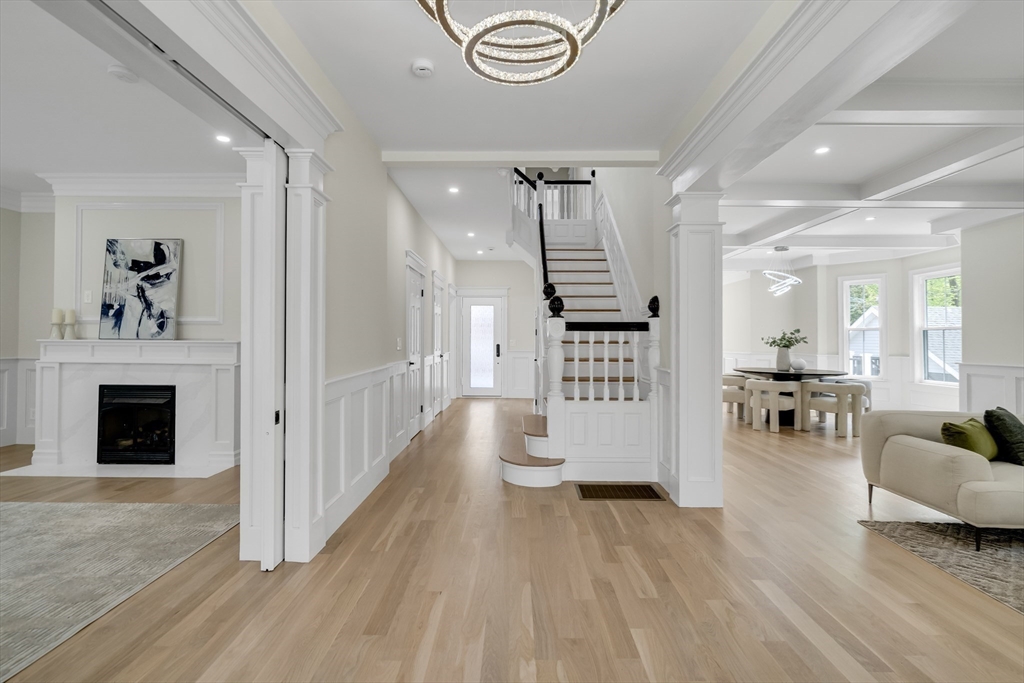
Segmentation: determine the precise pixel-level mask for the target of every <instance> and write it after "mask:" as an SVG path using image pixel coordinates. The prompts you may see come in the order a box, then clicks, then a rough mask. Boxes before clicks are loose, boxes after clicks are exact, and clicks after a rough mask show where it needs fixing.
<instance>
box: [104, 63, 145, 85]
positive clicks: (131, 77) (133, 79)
mask: <svg viewBox="0 0 1024 683" xmlns="http://www.w3.org/2000/svg"><path fill="white" fill-rule="evenodd" d="M107 73H108V74H110V75H111V76H113V77H114V78H116V79H117V80H119V81H121V82H122V83H138V82H139V76H138V74H136V73H135V72H134V71H132V70H131V69H129V68H128V67H126V66H121V65H120V64H111V65H110V66H108V67H107Z"/></svg>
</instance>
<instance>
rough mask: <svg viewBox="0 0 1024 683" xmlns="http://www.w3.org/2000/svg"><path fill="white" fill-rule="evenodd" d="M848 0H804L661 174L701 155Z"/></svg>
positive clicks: (674, 173) (676, 171)
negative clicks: (816, 0) (821, 0)
mask: <svg viewBox="0 0 1024 683" xmlns="http://www.w3.org/2000/svg"><path fill="white" fill-rule="evenodd" d="M845 4H846V2H845V0H828V1H826V2H808V1H804V2H802V3H801V4H800V6H798V7H797V8H796V9H795V10H794V11H793V14H792V15H790V17H789V19H787V20H786V23H785V24H784V25H783V26H782V28H781V29H780V30H779V32H778V33H776V34H775V36H774V37H773V38H772V40H771V41H770V42H769V43H768V44H767V45H766V46H765V47H764V48H763V49H762V50H761V52H760V53H759V54H758V55H757V57H756V58H755V59H754V60H753V61H752V62H751V63H750V64H749V65H747V68H746V69H744V71H743V73H741V74H740V76H739V78H737V79H736V80H735V81H734V82H733V83H732V85H730V86H729V87H728V89H726V91H725V92H724V93H722V96H721V97H719V98H718V101H717V102H715V104H714V106H712V107H711V109H710V110H709V111H708V113H707V114H706V115H705V116H704V118H702V119H701V120H700V122H699V123H698V124H697V126H696V128H694V129H693V131H691V132H690V134H689V135H687V136H686V139H685V140H683V142H682V144H681V145H679V147H678V148H676V150H675V151H674V152H672V154H670V155H669V156H668V158H667V159H666V160H665V162H664V163H663V164H662V166H661V168H659V169H658V175H663V176H666V177H668V178H669V179H675V178H676V177H677V176H679V175H680V174H681V173H682V172H683V171H684V170H686V169H687V168H688V167H689V166H691V165H693V164H694V162H696V161H697V158H698V157H699V156H700V155H701V153H702V152H703V151H704V150H705V149H706V148H707V146H708V145H710V144H711V142H712V141H714V139H715V138H717V137H718V136H719V135H720V134H721V133H722V131H723V130H725V128H726V127H727V126H728V125H729V124H730V123H732V122H733V120H734V119H735V118H736V117H738V116H739V115H740V114H741V113H743V111H744V110H745V109H746V108H747V106H748V105H749V104H750V103H751V102H752V101H753V100H754V98H755V97H757V96H758V95H759V94H760V93H761V91H762V90H763V89H764V88H765V86H767V85H768V84H769V83H770V82H771V81H772V80H773V79H774V78H775V77H776V76H778V75H779V72H781V71H782V70H783V69H784V68H785V67H786V65H788V64H789V63H790V62H791V61H792V60H793V58H794V57H796V56H797V55H798V54H800V51H801V50H803V49H804V48H805V47H806V46H807V44H808V43H810V42H811V40H812V39H813V38H814V37H815V36H816V35H817V34H818V32H819V31H821V29H823V28H824V27H825V26H826V25H827V24H828V22H829V21H831V20H832V19H833V18H834V17H835V16H836V14H838V13H839V10H841V9H842V7H843V5H845Z"/></svg>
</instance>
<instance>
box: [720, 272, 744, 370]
mask: <svg viewBox="0 0 1024 683" xmlns="http://www.w3.org/2000/svg"><path fill="white" fill-rule="evenodd" d="M744 275H746V277H744V278H743V279H741V280H739V281H736V282H730V283H728V284H726V285H723V286H722V350H723V351H725V352H726V353H750V350H751V347H750V280H751V277H750V275H751V274H750V273H744Z"/></svg>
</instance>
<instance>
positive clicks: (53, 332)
mask: <svg viewBox="0 0 1024 683" xmlns="http://www.w3.org/2000/svg"><path fill="white" fill-rule="evenodd" d="M61 327H62V323H51V324H50V339H63V338H64V333H63V331H62V330H61Z"/></svg>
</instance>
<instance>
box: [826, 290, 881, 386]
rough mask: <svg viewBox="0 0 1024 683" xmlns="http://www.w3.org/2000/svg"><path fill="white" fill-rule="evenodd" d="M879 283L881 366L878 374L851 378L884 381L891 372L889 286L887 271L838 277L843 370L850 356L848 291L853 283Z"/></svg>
mask: <svg viewBox="0 0 1024 683" xmlns="http://www.w3.org/2000/svg"><path fill="white" fill-rule="evenodd" d="M875 283H877V284H878V319H879V326H878V332H879V334H878V361H879V364H880V365H881V367H880V368H879V374H878V375H871V374H868V375H854V374H847V375H846V376H847V377H850V378H851V379H864V380H870V381H872V382H884V381H886V377H887V375H888V373H889V304H888V299H889V287H888V283H887V282H886V276H885V273H877V274H871V275H850V276H844V277H840V278H838V285H839V286H838V288H837V289H838V292H839V309H838V311H837V313H838V315H837V318H838V322H839V362H840V366H841V368H842V369H843V370H847V369H848V368H849V366H848V365H847V362H848V360H849V358H850V335H849V332H848V330H849V329H850V328H848V327H847V324H846V321H847V314H848V313H849V309H848V308H847V303H848V300H849V299H848V291H849V289H850V286H851V285H866V284H875ZM868 372H870V369H869V370H868Z"/></svg>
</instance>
